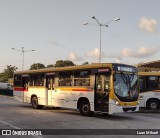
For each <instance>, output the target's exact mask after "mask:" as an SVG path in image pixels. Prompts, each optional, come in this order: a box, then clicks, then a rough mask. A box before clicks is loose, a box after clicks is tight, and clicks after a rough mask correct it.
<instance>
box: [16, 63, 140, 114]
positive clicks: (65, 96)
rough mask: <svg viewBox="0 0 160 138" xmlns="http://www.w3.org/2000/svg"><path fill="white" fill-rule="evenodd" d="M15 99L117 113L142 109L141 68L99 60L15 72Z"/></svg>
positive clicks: (36, 104) (83, 111) (88, 111)
mask: <svg viewBox="0 0 160 138" xmlns="http://www.w3.org/2000/svg"><path fill="white" fill-rule="evenodd" d="M14 98H15V100H18V101H21V102H26V103H31V104H32V107H33V108H35V109H39V108H43V106H51V107H64V108H71V109H78V110H79V111H80V113H81V114H82V115H84V116H91V115H92V114H93V112H102V113H108V114H114V113H118V112H127V111H137V110H139V106H138V104H139V101H138V100H139V99H138V98H139V92H138V71H137V68H136V67H134V66H130V65H124V64H116V63H95V64H88V65H78V66H69V67H57V68H46V69H38V70H28V71H18V72H15V73H14Z"/></svg>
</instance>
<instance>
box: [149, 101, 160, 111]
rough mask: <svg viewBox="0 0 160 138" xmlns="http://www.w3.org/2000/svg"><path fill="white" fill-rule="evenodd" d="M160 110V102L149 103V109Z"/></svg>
mask: <svg viewBox="0 0 160 138" xmlns="http://www.w3.org/2000/svg"><path fill="white" fill-rule="evenodd" d="M158 108H159V101H158V100H155V99H152V100H149V101H148V102H147V109H150V110H157V109H158Z"/></svg>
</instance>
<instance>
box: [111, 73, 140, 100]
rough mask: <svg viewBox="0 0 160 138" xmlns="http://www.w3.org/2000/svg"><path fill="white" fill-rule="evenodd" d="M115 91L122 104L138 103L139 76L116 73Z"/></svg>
mask: <svg viewBox="0 0 160 138" xmlns="http://www.w3.org/2000/svg"><path fill="white" fill-rule="evenodd" d="M114 90H115V94H116V96H117V97H118V98H119V100H121V101H122V102H133V101H136V100H137V99H138V76H137V75H136V74H126V73H116V74H115V81H114Z"/></svg>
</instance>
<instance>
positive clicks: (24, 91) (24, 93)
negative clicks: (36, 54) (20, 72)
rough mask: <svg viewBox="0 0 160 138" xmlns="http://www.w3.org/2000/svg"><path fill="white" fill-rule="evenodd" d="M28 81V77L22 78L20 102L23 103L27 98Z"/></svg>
mask: <svg viewBox="0 0 160 138" xmlns="http://www.w3.org/2000/svg"><path fill="white" fill-rule="evenodd" d="M28 80H29V77H23V76H22V97H23V98H22V100H23V102H27V97H28Z"/></svg>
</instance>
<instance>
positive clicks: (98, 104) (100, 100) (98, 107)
mask: <svg viewBox="0 0 160 138" xmlns="http://www.w3.org/2000/svg"><path fill="white" fill-rule="evenodd" d="M109 88H110V75H109V74H108V75H107V74H96V75H95V111H102V112H108V111H109V90H110V89H109Z"/></svg>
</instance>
